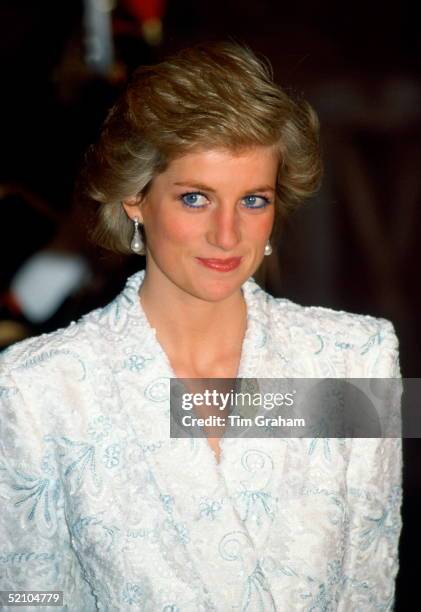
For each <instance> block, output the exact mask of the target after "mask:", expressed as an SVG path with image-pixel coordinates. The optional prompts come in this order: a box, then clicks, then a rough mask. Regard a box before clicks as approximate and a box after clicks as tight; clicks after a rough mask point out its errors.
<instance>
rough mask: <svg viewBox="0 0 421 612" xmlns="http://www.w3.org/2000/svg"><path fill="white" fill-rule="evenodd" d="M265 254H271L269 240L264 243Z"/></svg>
mask: <svg viewBox="0 0 421 612" xmlns="http://www.w3.org/2000/svg"><path fill="white" fill-rule="evenodd" d="M264 252H265V255H266V256H269V255H271V254H272V245H271V244H270V241H269V240H268V241H267V243H266V245H265V251H264Z"/></svg>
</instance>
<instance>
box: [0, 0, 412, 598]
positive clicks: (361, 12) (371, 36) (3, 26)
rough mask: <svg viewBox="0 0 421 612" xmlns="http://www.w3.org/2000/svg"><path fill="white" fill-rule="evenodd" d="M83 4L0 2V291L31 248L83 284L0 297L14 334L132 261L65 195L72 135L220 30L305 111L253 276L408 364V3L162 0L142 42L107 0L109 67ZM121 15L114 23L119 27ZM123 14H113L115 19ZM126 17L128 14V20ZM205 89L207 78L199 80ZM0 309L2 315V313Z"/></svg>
mask: <svg viewBox="0 0 421 612" xmlns="http://www.w3.org/2000/svg"><path fill="white" fill-rule="evenodd" d="M82 16H83V2H81V1H79V0H60V2H57V1H56V0H55V1H53V0H39V1H37V2H34V1H33V0H27V1H24V0H10V1H9V0H2V1H1V2H0V62H1V84H2V87H1V92H2V93H1V97H0V103H1V114H0V151H1V156H2V158H1V163H0V205H1V217H0V219H1V228H0V256H1V260H2V266H1V272H0V293H7V290H8V287H9V284H10V282H11V280H12V278H13V276H14V274H15V272H16V271H17V270H18V269H19V267H20V266H21V265H22V263H23V262H24V261H25V260H26V259H27V258H28V257H29V256H31V255H32V254H33V253H34V252H36V251H37V250H39V249H42V248H45V247H51V245H53V248H60V249H63V250H67V251H70V252H72V251H73V252H81V253H83V254H84V256H85V257H86V258H87V259H88V260H89V261H90V262H91V266H92V269H93V271H94V274H95V281H94V282H93V283H92V286H91V287H90V288H88V289H87V288H85V289H84V290H82V291H81V292H79V293H78V294H77V295H74V296H71V297H70V298H69V299H67V300H66V301H65V303H64V304H63V305H62V307H61V308H60V309H59V311H58V312H57V313H56V314H55V315H54V316H53V317H52V318H51V319H50V320H49V321H46V322H44V323H43V324H42V325H38V326H36V325H33V324H32V325H31V323H30V322H28V321H26V320H25V319H24V317H23V316H22V315H21V314H19V313H16V312H14V311H13V309H10V308H9V309H8V308H7V306H6V305H5V304H6V302H5V303H4V304H3V310H2V311H1V312H2V313H3V314H2V316H3V319H4V320H12V319H13V318H15V319H16V320H17V321H18V322H19V324H20V325H21V326H22V327H21V328H20V329H24V330H25V331H24V332H23V333H24V334H26V335H28V334H32V333H39V332H41V331H49V329H54V328H55V327H58V326H61V325H66V324H67V323H68V321H69V320H70V319H72V318H76V317H78V316H79V315H81V314H82V313H83V312H87V311H88V310H90V309H91V308H93V307H94V306H97V305H100V304H102V303H104V302H105V301H107V300H108V299H109V298H111V297H112V296H113V295H114V294H115V293H116V292H117V291H118V290H119V288H120V287H121V285H122V284H123V282H124V279H125V277H126V276H127V274H128V273H130V272H131V271H133V270H135V269H136V268H138V267H139V261H141V260H139V259H138V258H127V259H124V258H119V257H115V256H107V255H105V254H103V253H100V252H99V251H97V250H96V249H95V248H93V247H92V246H90V245H89V243H88V242H87V240H86V236H85V234H84V232H83V227H82V225H81V224H80V223H79V224H78V223H77V215H76V214H75V212H74V207H73V206H72V193H73V186H74V182H75V177H76V173H77V168H78V165H79V163H80V160H81V156H82V153H83V150H84V149H85V147H86V146H87V145H88V144H89V143H90V142H91V141H92V140H93V139H94V138H95V135H96V134H97V132H98V129H99V126H100V124H101V122H102V120H103V118H104V114H105V112H106V109H107V108H108V107H109V105H110V104H111V103H112V101H113V100H114V99H115V97H116V96H117V94H118V92H119V91H120V89H121V87H122V86H123V85H124V82H125V79H126V77H127V76H128V74H130V70H131V69H132V68H133V67H134V66H136V65H138V64H140V63H149V62H154V61H157V60H159V59H160V58H162V57H163V56H164V55H165V54H167V53H168V52H171V51H174V50H177V49H179V48H181V47H183V46H186V45H189V44H192V43H194V42H198V41H203V40H211V39H226V38H231V39H234V40H237V41H239V42H245V43H246V44H248V45H249V46H250V47H251V48H252V49H253V50H254V51H255V52H257V53H262V54H264V55H266V56H267V57H268V58H269V59H270V61H271V62H272V65H273V68H274V73H275V77H276V79H277V81H278V82H279V83H280V84H282V85H284V86H286V87H287V88H289V89H290V90H292V91H295V92H297V93H299V94H302V95H304V97H306V98H307V99H308V100H309V101H310V102H311V103H312V104H313V105H314V107H315V108H316V110H317V111H318V113H319V116H320V120H321V128H322V143H323V151H324V163H325V178H324V182H323V187H322V189H321V191H320V193H319V195H318V196H317V197H316V198H314V199H313V200H312V201H311V202H309V203H307V204H305V205H304V206H303V207H302V209H301V210H300V211H299V212H297V213H296V214H295V215H294V216H293V217H292V218H291V219H290V220H289V221H288V224H287V226H286V227H285V228H284V230H283V232H282V234H281V238H280V240H279V243H278V244H275V245H274V251H275V253H274V255H273V256H272V257H271V258H270V259H269V261H266V262H265V266H264V268H263V269H262V270H261V271H260V273H259V280H260V282H261V284H262V285H263V286H264V287H265V288H266V289H267V290H269V291H270V292H272V293H273V294H274V295H282V296H286V297H288V298H290V299H292V300H295V301H299V302H300V303H304V304H315V305H323V306H328V307H332V308H335V309H343V310H348V311H353V312H357V313H369V314H372V315H376V316H382V317H386V318H388V319H390V320H392V321H393V323H394V325H395V328H396V331H397V335H398V337H399V340H400V350H401V366H402V374H403V375H404V376H405V377H419V376H420V375H421V374H420V356H421V355H420V353H421V350H420V341H419V339H420V331H421V317H420V315H419V313H420V306H421V304H420V302H421V300H420V297H421V296H420V282H419V273H418V270H419V267H420V263H421V262H420V257H419V249H418V241H419V236H420V229H421V215H420V213H419V209H420V204H421V172H420V159H421V155H420V153H421V78H420V74H421V72H420V67H421V53H420V47H421V42H420V37H419V31H418V30H419V21H418V20H417V19H416V17H415V7H414V6H412V5H411V4H410V3H409V2H400V3H393V4H392V3H390V4H385V3H383V2H378V1H373V2H367V1H365V2H362V1H360V0H357V1H354V2H352V3H340V2H337V1H333V0H326V1H324V2H315V1H310V0H308V1H302V2H300V3H283V2H280V1H279V0H260V1H255V2H253V1H251V0H242V1H241V2H240V0H224V1H222V0H212V2H197V1H193V0H177V1H176V0H173V1H171V0H169V1H168V2H167V3H166V10H165V12H164V14H163V38H162V42H161V44H160V45H155V46H154V45H150V44H147V42H146V41H145V40H144V39H143V38H142V36H141V30H140V26H139V24H136V23H135V20H134V19H133V16H131V15H130V14H129V12H128V11H127V7H126V8H125V7H124V6H121V5H120V6H119V7H117V8H116V10H115V11H114V20H115V46H116V60H117V63H116V66H115V68H114V69H113V70H112V71H110V73H109V74H107V75H102V76H100V75H95V74H94V73H93V72H90V71H89V70H88V69H87V68H86V66H84V61H83V58H84V48H85V38H84V33H83V28H82ZM121 24H123V27H122V25H121ZM124 24H126V26H127V27H126V26H124ZM130 24H131V25H130ZM203 86H204V87H206V83H204V84H203ZM0 318H1V317H0ZM420 459H421V457H420V444H419V442H418V440H406V441H405V499H404V508H403V518H404V530H403V534H402V538H401V551H400V553H401V554H400V556H401V569H400V573H399V577H398V590H397V604H396V609H397V610H412V609H413V604H412V601H413V600H415V598H416V592H415V590H416V585H417V578H418V575H419V564H418V554H417V553H418V548H419V530H418V524H417V518H418V514H419V511H420V509H421V508H420V491H421V477H420V471H419V469H418V464H419V462H420Z"/></svg>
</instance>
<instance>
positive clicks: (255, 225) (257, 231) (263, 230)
mask: <svg viewBox="0 0 421 612" xmlns="http://www.w3.org/2000/svg"><path fill="white" fill-rule="evenodd" d="M273 221H274V214H273V212H272V211H271V213H270V214H269V213H268V214H265V215H256V216H255V217H254V218H251V219H248V220H247V234H248V237H249V238H251V239H253V240H256V239H259V240H266V239H267V238H268V236H269V234H270V232H271V231H272V227H273Z"/></svg>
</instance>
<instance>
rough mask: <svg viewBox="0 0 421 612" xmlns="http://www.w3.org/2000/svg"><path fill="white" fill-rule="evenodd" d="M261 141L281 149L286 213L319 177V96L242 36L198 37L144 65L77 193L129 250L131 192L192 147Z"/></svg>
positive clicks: (100, 232)
mask: <svg viewBox="0 0 421 612" xmlns="http://www.w3.org/2000/svg"><path fill="white" fill-rule="evenodd" d="M259 145H263V146H274V147H276V148H277V149H278V151H279V154H280V158H279V159H280V162H279V170H278V178H277V189H276V218H277V219H279V217H283V216H284V215H285V214H286V213H287V212H288V211H290V210H291V209H292V208H294V207H295V206H296V205H297V203H298V202H299V201H301V200H302V199H304V198H306V197H308V196H310V195H312V194H313V193H314V192H315V191H316V189H317V187H318V185H319V181H320V176H321V158H320V150H319V123H318V119H317V116H316V114H315V112H314V110H313V109H312V108H311V106H310V105H309V104H308V103H307V102H306V101H304V100H301V99H299V98H296V99H294V98H293V97H292V96H290V95H288V94H287V93H286V92H285V91H284V90H283V89H282V88H281V87H279V86H278V85H277V84H275V83H274V81H273V76H272V70H271V67H270V64H269V63H268V62H267V61H266V60H264V59H259V58H258V57H256V55H255V54H254V53H253V52H252V51H250V50H249V49H248V48H247V47H245V46H242V45H240V44H237V43H231V42H219V43H208V44H200V45H197V46H194V47H191V48H187V49H184V50H183V51H181V52H179V53H178V54H176V55H174V56H172V57H169V58H168V59H166V60H165V61H163V62H161V63H159V64H157V65H154V66H142V67H140V68H138V69H137V70H136V71H135V72H134V73H133V75H132V78H131V80H130V82H129V83H128V85H127V87H126V89H125V90H124V92H123V93H122V95H121V96H120V98H119V99H118V101H117V103H116V104H115V105H114V106H113V107H112V108H111V110H110V112H109V114H108V116H107V118H106V120H105V122H104V125H103V128H102V131H101V133H100V136H99V139H98V141H97V142H96V143H95V144H94V145H92V146H91V147H90V148H89V149H88V151H87V154H86V157H85V163H84V168H83V170H82V173H81V181H80V183H79V187H81V190H80V191H79V194H80V195H81V196H82V198H84V199H86V198H87V199H88V200H90V201H91V202H92V201H93V202H94V203H96V204H97V208H96V210H97V217H96V223H95V224H94V225H95V227H94V228H93V230H92V235H91V237H92V238H93V240H94V241H95V242H96V243H97V244H100V245H101V246H103V247H105V248H108V249H111V250H113V251H116V252H120V253H130V252H131V251H130V240H131V236H132V232H133V228H132V222H131V221H130V219H129V218H128V216H127V214H126V212H125V211H124V209H123V206H122V204H121V203H122V201H123V200H125V199H127V198H129V197H131V196H134V195H142V194H145V193H146V192H147V189H148V187H149V186H150V184H151V182H152V180H153V178H154V177H155V176H156V175H157V174H158V173H160V172H162V171H163V170H164V169H165V168H166V167H167V165H168V163H169V162H171V160H173V159H175V158H176V157H179V156H181V155H183V154H185V153H187V152H191V151H193V150H201V149H211V148H220V149H227V150H230V151H238V150H241V149H247V148H250V147H253V146H259Z"/></svg>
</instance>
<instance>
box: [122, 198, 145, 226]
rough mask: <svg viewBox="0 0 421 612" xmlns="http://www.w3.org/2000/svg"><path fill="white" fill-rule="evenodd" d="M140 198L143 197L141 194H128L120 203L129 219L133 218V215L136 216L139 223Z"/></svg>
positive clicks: (140, 214) (140, 217)
mask: <svg viewBox="0 0 421 612" xmlns="http://www.w3.org/2000/svg"><path fill="white" fill-rule="evenodd" d="M142 200H143V198H142V197H141V196H130V197H129V198H126V199H125V200H123V201H122V203H121V204H122V206H123V208H124V210H125V211H126V214H127V216H128V217H129V219H132V220H134V218H135V217H138V218H139V221H140V223H143V215H142V210H141V204H142Z"/></svg>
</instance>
